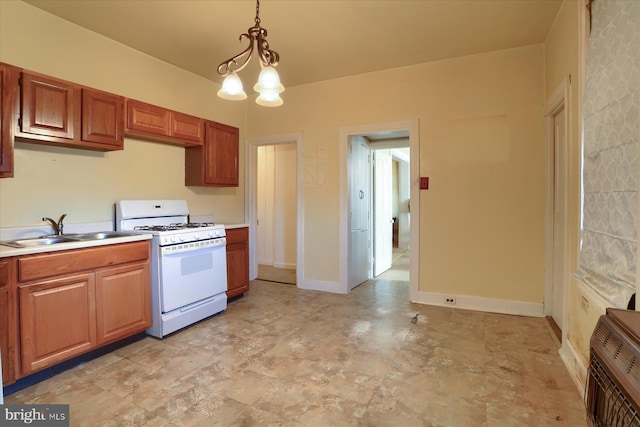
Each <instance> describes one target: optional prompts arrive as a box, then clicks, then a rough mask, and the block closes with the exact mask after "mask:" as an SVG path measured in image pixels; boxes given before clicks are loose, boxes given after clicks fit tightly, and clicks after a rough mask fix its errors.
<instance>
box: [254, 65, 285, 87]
mask: <svg viewBox="0 0 640 427" xmlns="http://www.w3.org/2000/svg"><path fill="white" fill-rule="evenodd" d="M253 90H255V91H256V92H260V93H262V92H263V91H264V90H275V91H277V93H281V92H284V86H282V85H281V84H280V76H279V75H278V72H277V71H276V69H275V68H274V67H272V66H271V65H267V66H266V67H264V68H263V69H262V71H260V76H259V77H258V83H256V85H255V86H254V87H253Z"/></svg>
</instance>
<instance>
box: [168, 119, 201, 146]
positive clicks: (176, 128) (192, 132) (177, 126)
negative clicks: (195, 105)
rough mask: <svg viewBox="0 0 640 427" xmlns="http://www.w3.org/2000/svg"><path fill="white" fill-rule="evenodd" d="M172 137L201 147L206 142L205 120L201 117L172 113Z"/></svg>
mask: <svg viewBox="0 0 640 427" xmlns="http://www.w3.org/2000/svg"><path fill="white" fill-rule="evenodd" d="M171 136H172V137H174V138H178V139H181V140H183V141H192V142H194V143H196V144H198V145H201V144H202V141H203V140H204V120H203V119H201V118H199V117H194V116H189V115H187V114H182V113H178V112H176V111H172V112H171Z"/></svg>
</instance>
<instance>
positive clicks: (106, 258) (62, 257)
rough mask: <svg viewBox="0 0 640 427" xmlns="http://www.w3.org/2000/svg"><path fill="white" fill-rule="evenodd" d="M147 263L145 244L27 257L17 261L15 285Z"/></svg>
mask: <svg viewBox="0 0 640 427" xmlns="http://www.w3.org/2000/svg"><path fill="white" fill-rule="evenodd" d="M147 259H149V242H148V241H143V242H132V243H122V244H117V245H105V246H97V247H92V248H87V249H70V250H68V251H60V252H48V253H46V254H38V255H27V256H24V257H20V258H18V281H19V282H28V281H31V280H38V279H43V278H45V277H53V276H60V275H65V274H71V273H76V272H80V271H85V270H94V269H97V268H102V267H110V266H113V265H119V264H126V263H129V262H138V261H145V260H147Z"/></svg>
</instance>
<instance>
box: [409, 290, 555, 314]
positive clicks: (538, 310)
mask: <svg viewBox="0 0 640 427" xmlns="http://www.w3.org/2000/svg"><path fill="white" fill-rule="evenodd" d="M416 296H417V298H415V299H414V298H412V299H411V302H415V303H419V304H428V305H437V306H441V307H449V308H454V309H464V310H475V311H484V312H487V313H499V314H513V315H518V316H529V317H544V305H543V304H542V303H536V302H526V301H514V300H506V299H498V298H486V297H477V296H471V295H455V294H443V293H439V292H422V291H419V292H418V293H417V295H416ZM451 297H453V298H455V300H456V303H455V305H451V304H446V303H445V302H444V301H445V299H446V298H451Z"/></svg>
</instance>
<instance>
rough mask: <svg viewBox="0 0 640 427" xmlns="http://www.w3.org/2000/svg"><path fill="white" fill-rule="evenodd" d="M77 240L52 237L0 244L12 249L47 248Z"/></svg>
mask: <svg viewBox="0 0 640 427" xmlns="http://www.w3.org/2000/svg"><path fill="white" fill-rule="evenodd" d="M77 241H78V240H77V239H74V238H71V237H66V236H50V237H35V238H33V239H18V240H7V241H4V242H0V243H1V244H3V245H4V246H11V247H12V248H30V247H33V246H47V245H55V244H57V243H66V242H77Z"/></svg>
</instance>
